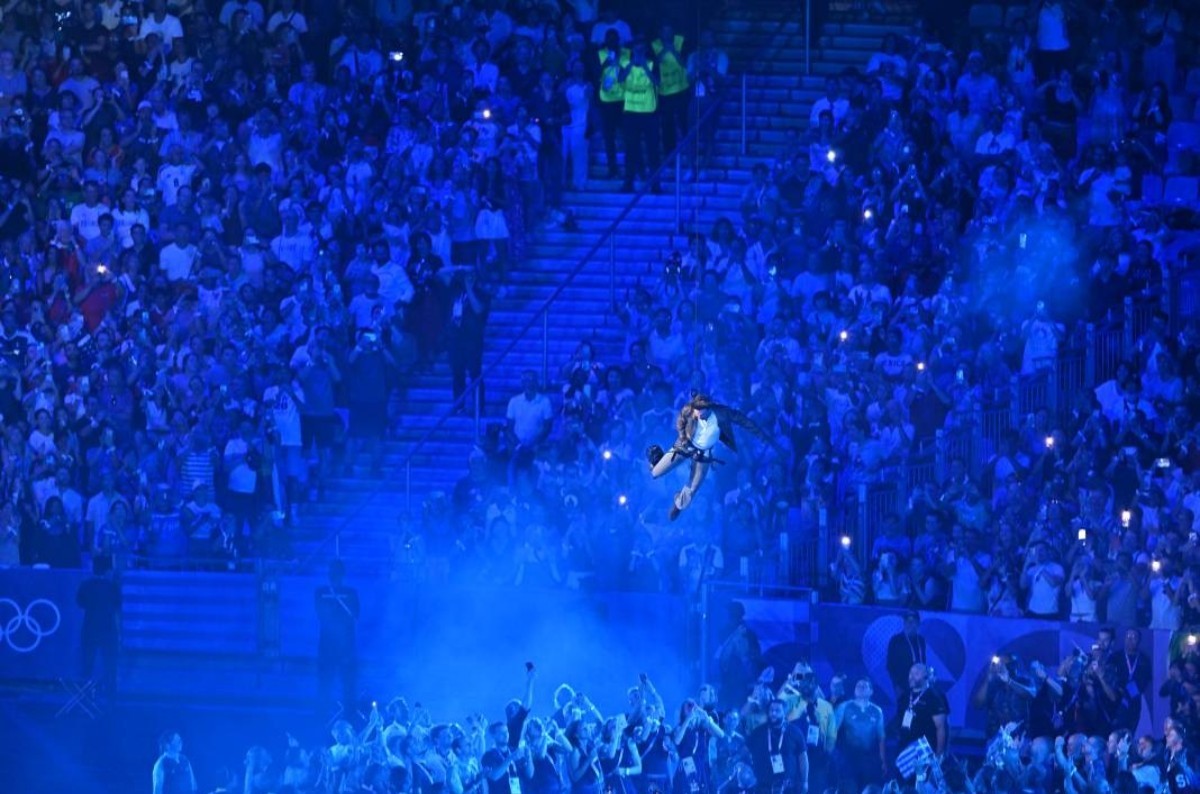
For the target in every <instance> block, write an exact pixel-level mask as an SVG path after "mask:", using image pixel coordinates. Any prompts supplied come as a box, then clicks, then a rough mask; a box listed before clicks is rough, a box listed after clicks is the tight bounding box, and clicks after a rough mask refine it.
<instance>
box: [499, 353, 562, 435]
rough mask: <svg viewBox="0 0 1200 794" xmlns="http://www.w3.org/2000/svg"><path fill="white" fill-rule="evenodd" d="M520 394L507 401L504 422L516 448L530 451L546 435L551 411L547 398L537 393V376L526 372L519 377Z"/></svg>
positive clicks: (550, 424) (551, 422) (552, 421)
mask: <svg viewBox="0 0 1200 794" xmlns="http://www.w3.org/2000/svg"><path fill="white" fill-rule="evenodd" d="M521 386H522V391H521V393H520V394H518V395H517V396H515V397H513V398H512V399H510V400H509V401H508V408H507V410H506V411H505V419H506V420H507V423H508V433H509V436H510V437H511V440H512V441H513V442H514V446H516V447H524V448H532V447H534V446H536V445H537V444H539V443H541V442H542V441H544V440H545V439H546V437H547V436H549V435H550V430H551V429H552V428H553V423H554V407H553V406H552V405H551V404H550V398H548V397H547V396H546V395H544V394H542V393H541V392H540V391H538V387H537V374H536V373H534V372H533V370H527V371H525V372H524V373H522V375H521Z"/></svg>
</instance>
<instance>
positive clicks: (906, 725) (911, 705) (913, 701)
mask: <svg viewBox="0 0 1200 794" xmlns="http://www.w3.org/2000/svg"><path fill="white" fill-rule="evenodd" d="M925 691H926V690H921V694H919V695H917V696H916V698H913V696H912V695H909V696H908V708H907V709H905V710H904V719H903V720H902V721H901V722H900V727H901V728H903V729H904V730H906V731H907V730H911V729H912V724H913V719H914V718H915V717H916V716H917V712H916V708H917V704H919V703H920V702H921V698H923V697H925Z"/></svg>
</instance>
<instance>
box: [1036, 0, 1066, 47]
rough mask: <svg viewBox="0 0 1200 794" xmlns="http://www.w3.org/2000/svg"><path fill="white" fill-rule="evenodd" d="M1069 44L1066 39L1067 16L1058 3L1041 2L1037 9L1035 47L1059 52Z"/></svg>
mask: <svg viewBox="0 0 1200 794" xmlns="http://www.w3.org/2000/svg"><path fill="white" fill-rule="evenodd" d="M1070 46H1071V43H1070V42H1069V41H1067V18H1066V14H1065V13H1064V12H1063V7H1062V5H1061V4H1059V3H1043V4H1042V8H1041V10H1040V11H1038V19H1037V47H1038V49H1039V50H1042V51H1043V52H1061V51H1062V50H1065V49H1067V48H1069V47H1070Z"/></svg>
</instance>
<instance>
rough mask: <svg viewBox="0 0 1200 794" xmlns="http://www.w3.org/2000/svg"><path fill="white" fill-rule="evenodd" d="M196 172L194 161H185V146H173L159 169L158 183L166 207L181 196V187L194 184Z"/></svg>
mask: <svg viewBox="0 0 1200 794" xmlns="http://www.w3.org/2000/svg"><path fill="white" fill-rule="evenodd" d="M195 173H196V165H195V164H194V163H187V162H184V159H183V147H182V146H173V147H171V151H170V152H169V153H168V154H167V162H166V163H164V164H163V165H162V166H161V167H160V168H159V169H158V179H157V180H156V184H157V187H158V192H159V193H160V194H161V195H162V201H163V206H164V207H170V206H172V205H173V204H174V203H175V201H176V199H177V198H178V196H179V188H181V187H184V186H187V185H190V184H192V176H193V175H195Z"/></svg>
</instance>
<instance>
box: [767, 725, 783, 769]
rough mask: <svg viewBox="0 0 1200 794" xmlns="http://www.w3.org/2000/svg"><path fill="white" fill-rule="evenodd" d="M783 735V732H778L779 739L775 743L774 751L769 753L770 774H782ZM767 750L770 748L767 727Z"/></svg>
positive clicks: (769, 736)
mask: <svg viewBox="0 0 1200 794" xmlns="http://www.w3.org/2000/svg"><path fill="white" fill-rule="evenodd" d="M783 736H784V732H783V731H780V732H779V741H778V743H776V744H775V751H774V752H772V753H771V774H772V775H782V774H783V773H784V771H785V768H784V765H783ZM767 750H768V752H770V750H771V729H770V728H767Z"/></svg>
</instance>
